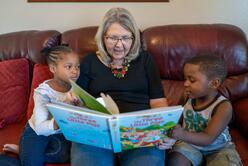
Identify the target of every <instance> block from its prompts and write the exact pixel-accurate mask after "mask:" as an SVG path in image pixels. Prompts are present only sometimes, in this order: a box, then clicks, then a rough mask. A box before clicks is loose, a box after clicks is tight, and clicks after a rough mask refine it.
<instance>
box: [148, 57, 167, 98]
mask: <svg viewBox="0 0 248 166" xmlns="http://www.w3.org/2000/svg"><path fill="white" fill-rule="evenodd" d="M145 69H146V73H147V78H148V85H149V96H150V99H156V98H162V97H165V96H164V90H163V87H162V84H161V79H160V75H159V71H158V68H157V66H156V64H155V61H154V60H153V58H152V56H151V55H149V54H148V53H146V56H145Z"/></svg>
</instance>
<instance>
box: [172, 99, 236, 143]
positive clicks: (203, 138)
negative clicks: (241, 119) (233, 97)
mask: <svg viewBox="0 0 248 166" xmlns="http://www.w3.org/2000/svg"><path fill="white" fill-rule="evenodd" d="M231 118H232V105H231V103H230V102H228V101H225V102H222V103H221V104H219V105H218V106H217V107H216V110H215V113H214V115H213V116H212V119H211V120H210V122H209V123H208V126H207V128H206V129H205V130H204V131H203V132H199V133H195V132H188V131H185V130H184V129H183V128H182V127H181V126H180V125H177V126H176V127H175V128H174V129H173V131H172V137H173V138H175V139H180V140H183V141H185V142H188V143H191V144H194V145H198V146H205V145H209V144H211V143H212V142H213V141H214V140H215V139H216V138H217V137H218V136H219V135H220V134H221V132H223V130H224V129H225V128H226V127H227V125H228V123H229V122H230V120H231Z"/></svg>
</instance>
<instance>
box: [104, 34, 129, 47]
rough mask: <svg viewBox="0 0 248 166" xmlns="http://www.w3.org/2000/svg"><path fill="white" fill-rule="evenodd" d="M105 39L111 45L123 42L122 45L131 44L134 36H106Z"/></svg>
mask: <svg viewBox="0 0 248 166" xmlns="http://www.w3.org/2000/svg"><path fill="white" fill-rule="evenodd" d="M104 37H105V39H106V40H107V42H108V43H109V44H113V45H115V44H117V43H118V42H119V41H121V43H122V44H130V42H131V41H132V40H133V37H132V36H121V37H118V36H104Z"/></svg>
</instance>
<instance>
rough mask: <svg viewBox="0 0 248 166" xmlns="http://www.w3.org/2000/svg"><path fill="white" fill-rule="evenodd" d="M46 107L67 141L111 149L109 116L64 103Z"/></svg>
mask: <svg viewBox="0 0 248 166" xmlns="http://www.w3.org/2000/svg"><path fill="white" fill-rule="evenodd" d="M47 106H48V110H49V111H50V112H51V114H52V116H53V117H54V119H55V120H56V122H57V124H58V126H59V128H60V130H61V131H62V133H63V134H64V136H65V138H66V139H67V140H70V141H73V142H77V143H82V144H87V145H93V146H97V147H101V148H106V149H112V140H111V136H110V134H109V124H108V119H109V118H111V116H110V115H108V114H103V113H99V112H97V111H93V110H90V109H87V108H81V107H77V106H72V105H68V104H65V103H51V104H48V105H47Z"/></svg>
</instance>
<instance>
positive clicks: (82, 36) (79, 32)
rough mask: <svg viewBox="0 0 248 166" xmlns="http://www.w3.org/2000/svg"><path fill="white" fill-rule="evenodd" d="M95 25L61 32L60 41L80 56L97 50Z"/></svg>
mask: <svg viewBox="0 0 248 166" xmlns="http://www.w3.org/2000/svg"><path fill="white" fill-rule="evenodd" d="M96 31H97V26H92V27H84V28H79V29H73V30H69V31H66V32H64V33H62V37H61V42H62V43H66V44H69V47H71V48H72V49H73V50H75V51H76V52H77V53H79V55H80V56H81V57H83V56H85V55H86V54H87V53H90V52H95V51H97V46H96V42H95V34H96Z"/></svg>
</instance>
